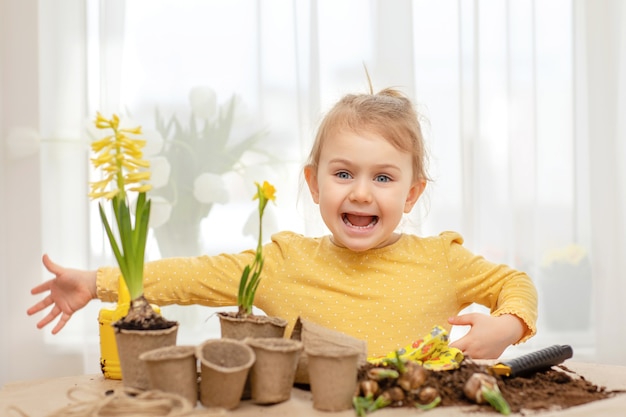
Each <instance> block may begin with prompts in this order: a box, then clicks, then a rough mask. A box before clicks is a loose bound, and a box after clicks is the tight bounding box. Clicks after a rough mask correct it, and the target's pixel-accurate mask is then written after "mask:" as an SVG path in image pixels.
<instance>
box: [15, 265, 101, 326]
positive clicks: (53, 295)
mask: <svg viewBox="0 0 626 417" xmlns="http://www.w3.org/2000/svg"><path fill="white" fill-rule="evenodd" d="M43 264H44V266H45V267H46V269H47V270H48V271H50V272H51V273H52V274H54V278H52V279H50V280H48V281H46V282H44V283H43V284H40V285H37V286H36V287H34V288H33V289H32V290H30V293H31V294H33V295H35V294H41V293H44V292H49V293H48V294H47V295H46V296H45V297H44V299H43V300H41V301H39V302H38V303H37V304H35V305H33V306H32V307H31V308H29V309H28V310H27V313H28V315H29V316H31V315H33V314H35V313H38V312H40V311H42V310H43V309H45V308H47V307H49V306H51V305H52V309H51V310H50V311H49V312H48V314H47V315H46V316H45V317H44V318H43V319H41V320H40V321H39V322H38V323H37V328H39V329H41V328H43V327H44V326H46V325H47V324H48V323H50V322H51V321H52V320H54V319H55V318H57V317H58V316H59V315H60V316H61V317H60V318H59V321H58V322H57V324H56V326H54V328H53V329H52V334H57V333H58V332H59V331H60V330H61V329H62V328H63V327H64V326H65V323H67V321H68V320H69V319H70V317H72V314H74V313H75V312H76V311H78V310H80V309H81V308H83V307H84V306H86V305H87V303H89V301H91V300H92V299H94V298H96V297H97V294H96V271H82V270H78V269H68V268H64V267H62V266H60V265H57V264H55V263H54V262H52V261H51V260H50V258H49V257H48V255H44V256H43Z"/></svg>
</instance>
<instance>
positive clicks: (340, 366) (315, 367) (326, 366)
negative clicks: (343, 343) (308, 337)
mask: <svg viewBox="0 0 626 417" xmlns="http://www.w3.org/2000/svg"><path fill="white" fill-rule="evenodd" d="M305 349H306V355H307V358H308V372H309V380H310V384H311V394H313V408H315V409H316V410H320V411H341V410H348V409H350V408H352V397H353V396H354V392H355V390H356V386H357V372H358V358H359V352H358V351H357V350H355V349H353V348H330V347H328V346H326V347H324V348H321V349H309V348H305Z"/></svg>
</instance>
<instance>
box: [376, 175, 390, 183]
mask: <svg viewBox="0 0 626 417" xmlns="http://www.w3.org/2000/svg"><path fill="white" fill-rule="evenodd" d="M374 181H376V182H389V181H391V178H389V176H387V175H377V176H376V177H375V178H374Z"/></svg>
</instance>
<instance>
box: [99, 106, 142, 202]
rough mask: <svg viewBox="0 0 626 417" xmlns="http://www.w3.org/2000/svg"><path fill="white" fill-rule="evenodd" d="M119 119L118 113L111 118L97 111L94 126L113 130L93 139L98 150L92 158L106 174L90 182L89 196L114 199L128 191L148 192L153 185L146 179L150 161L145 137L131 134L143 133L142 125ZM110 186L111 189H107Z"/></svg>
mask: <svg viewBox="0 0 626 417" xmlns="http://www.w3.org/2000/svg"><path fill="white" fill-rule="evenodd" d="M119 123H120V119H119V117H118V116H117V115H116V114H114V115H113V116H112V117H111V119H107V118H105V117H104V116H103V115H102V114H101V113H98V114H97V115H96V120H95V122H94V124H95V126H96V127H97V128H98V129H111V130H112V131H113V134H112V135H107V136H105V137H104V138H102V139H98V140H95V141H93V142H92V143H91V149H92V151H93V152H94V153H95V154H96V157H95V158H92V159H91V162H92V164H93V166H94V167H95V168H96V169H100V170H101V171H102V172H103V173H105V174H106V176H105V177H104V178H102V179H100V180H98V181H94V182H92V183H90V187H91V191H90V193H89V197H91V198H92V199H96V198H106V199H112V198H113V197H115V196H117V195H118V194H119V195H121V197H122V198H123V197H124V196H125V195H126V191H138V192H145V191H149V190H150V189H151V188H152V187H151V186H150V185H149V184H147V183H146V181H147V180H149V179H150V172H149V171H147V170H146V169H147V168H149V167H150V163H149V162H148V161H146V160H144V159H143V152H142V148H143V147H144V146H145V145H146V141H145V140H144V139H138V138H134V137H130V136H128V135H141V127H134V128H120V126H119ZM108 187H109V188H110V190H107V188H108Z"/></svg>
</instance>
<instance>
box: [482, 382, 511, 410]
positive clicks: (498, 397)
mask: <svg viewBox="0 0 626 417" xmlns="http://www.w3.org/2000/svg"><path fill="white" fill-rule="evenodd" d="M482 394H483V398H484V399H485V400H487V402H488V403H489V404H491V406H492V407H493V408H494V409H495V410H496V411H498V412H499V413H500V414H504V415H505V416H508V415H509V414H511V407H509V403H507V402H506V400H505V399H504V397H503V396H502V393H501V392H500V390H493V389H489V388H487V387H485V386H483V387H482Z"/></svg>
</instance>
